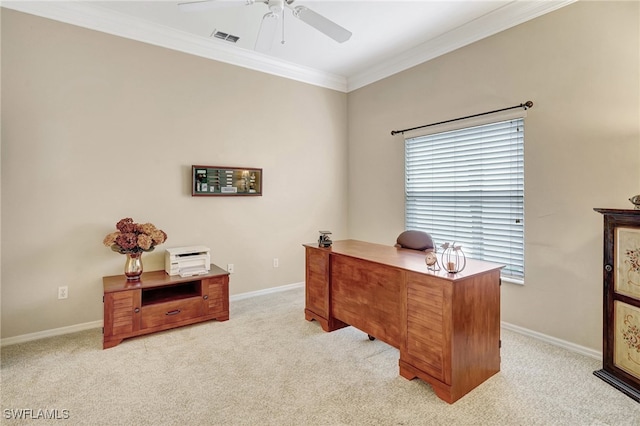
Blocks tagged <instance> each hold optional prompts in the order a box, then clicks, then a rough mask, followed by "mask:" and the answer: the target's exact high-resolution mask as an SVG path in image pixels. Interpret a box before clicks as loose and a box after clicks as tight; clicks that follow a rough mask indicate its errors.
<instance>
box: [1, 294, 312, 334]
mask: <svg viewBox="0 0 640 426" xmlns="http://www.w3.org/2000/svg"><path fill="white" fill-rule="evenodd" d="M298 287H304V282H300V283H294V284H288V285H283V286H279V287H272V288H267V289H264V290H258V291H250V292H248V293H242V294H235V295H233V296H229V301H235V300H242V299H248V298H250V297H255V296H262V295H264V294H271V293H277V292H280V291H286V290H292V289H294V288H298ZM102 324H103V321H102V320H97V321H91V322H85V323H84V324H76V325H70V326H67V327H60V328H53V329H51V330H44V331H38V332H36V333H29V334H22V335H20V336H13V337H7V338H5V339H0V347H2V346H9V345H15V344H17V343H25V342H31V341H33V340H39V339H44V338H47V337H54V336H61V335H63V334H69V333H76V332H78V331H85V330H91V329H93V328H100V327H102Z"/></svg>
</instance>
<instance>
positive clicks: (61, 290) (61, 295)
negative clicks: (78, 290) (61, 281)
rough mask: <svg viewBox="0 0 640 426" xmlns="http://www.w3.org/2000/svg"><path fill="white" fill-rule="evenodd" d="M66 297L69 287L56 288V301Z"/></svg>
mask: <svg viewBox="0 0 640 426" xmlns="http://www.w3.org/2000/svg"><path fill="white" fill-rule="evenodd" d="M67 297H69V287H67V286H66V285H65V286H62V287H58V299H66V298H67Z"/></svg>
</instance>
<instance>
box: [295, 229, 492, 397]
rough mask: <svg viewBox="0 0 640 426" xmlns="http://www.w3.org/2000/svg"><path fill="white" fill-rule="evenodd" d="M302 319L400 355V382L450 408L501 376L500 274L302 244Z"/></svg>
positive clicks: (474, 266) (410, 255)
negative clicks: (419, 386)
mask: <svg viewBox="0 0 640 426" xmlns="http://www.w3.org/2000/svg"><path fill="white" fill-rule="evenodd" d="M304 247H305V251H306V277H305V278H306V280H305V281H306V294H305V318H306V319H307V320H308V321H311V320H317V321H318V322H319V323H320V325H321V326H322V328H323V330H325V331H333V330H337V329H339V328H342V327H346V326H348V325H352V326H354V327H356V328H358V329H360V330H362V331H363V332H365V333H367V334H369V336H371V337H372V338H373V337H375V338H378V339H380V340H382V341H384V342H386V343H388V344H389V345H391V346H393V347H395V348H398V349H399V350H400V361H399V366H400V375H401V376H403V377H405V378H406V379H409V380H411V379H414V378H416V377H417V378H420V379H422V380H424V381H425V382H427V383H429V384H430V385H431V386H432V387H433V389H434V391H435V393H436V395H437V396H438V397H440V398H441V399H443V400H444V401H446V402H448V403H450V404H451V403H453V402H455V401H457V400H458V399H460V398H461V397H463V396H464V395H466V394H467V393H468V392H470V391H471V390H472V389H474V388H475V387H477V386H478V385H480V384H481V383H482V382H484V381H485V380H487V379H488V378H489V377H491V376H493V375H494V374H496V373H497V372H499V371H500V269H501V268H502V267H503V266H502V265H498V264H494V263H488V262H482V261H477V260H473V259H467V266H466V268H465V269H464V270H463V271H462V272H459V273H457V274H449V273H447V272H445V271H443V270H441V271H438V272H433V271H429V270H428V269H427V266H426V264H425V262H424V258H425V255H424V253H422V252H418V251H414V250H407V249H401V248H396V247H392V246H385V245H380V244H371V243H366V242H362V241H356V240H345V241H335V242H333V245H332V246H331V247H328V248H320V247H318V245H317V244H304Z"/></svg>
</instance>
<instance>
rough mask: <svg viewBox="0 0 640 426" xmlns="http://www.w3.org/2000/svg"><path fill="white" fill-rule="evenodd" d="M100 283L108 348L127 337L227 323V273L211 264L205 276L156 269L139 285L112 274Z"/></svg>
mask: <svg viewBox="0 0 640 426" xmlns="http://www.w3.org/2000/svg"><path fill="white" fill-rule="evenodd" d="M102 283H103V287H104V297H103V301H104V338H103V348H104V349H107V348H111V347H113V346H116V345H118V344H119V343H120V342H122V340H123V339H126V338H129V337H135V336H141V335H143V334H149V333H155V332H157V331H162V330H168V329H171V328H175V327H181V326H184V325H188V324H195V323H198V322H203V321H209V320H212V319H215V320H218V321H226V320H228V319H229V273H228V272H227V271H225V270H223V269H222V268H220V267H218V266H216V265H213V264H211V269H210V271H209V273H207V274H206V275H198V276H194V277H184V278H183V277H180V276H179V275H168V274H167V273H166V272H165V271H153V272H145V273H143V274H142V276H141V277H140V280H139V281H128V280H127V278H126V277H125V276H124V275H114V276H108V277H103V278H102Z"/></svg>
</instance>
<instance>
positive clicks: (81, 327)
mask: <svg viewBox="0 0 640 426" xmlns="http://www.w3.org/2000/svg"><path fill="white" fill-rule="evenodd" d="M300 287H304V282H299V283H294V284H288V285H283V286H279V287H271V288H266V289H264V290H257V291H250V292H247V293H241V294H235V295H233V296H230V297H229V301H230V302H232V301H237V300H242V299H248V298H251V297H256V296H263V295H265V294H271V293H278V292H281V291H287V290H292V289H294V288H300ZM102 324H103V321H102V320H98V321H91V322H85V323H83V324H76V325H70V326H68V327H60V328H54V329H51V330H44V331H38V332H36V333H29V334H23V335H20V336H14V337H7V338H5V339H0V347H2V346H9V345H15V344H17V343H25V342H30V341H33V340H39V339H44V338H47V337H54V336H61V335H63V334H69V333H76V332H78V331H85V330H90V329H93V328H100V327H102ZM500 325H501V327H502V328H504V329H505V330H510V331H513V332H515V333H518V334H522V335H524V336H528V337H532V338H534V339H537V340H541V341H543V342H546V343H549V344H551V345H554V346H559V347H561V348H564V349H567V350H569V351H571V352H576V353H579V354H582V355H585V356H588V357H590V358H594V359H597V360H600V361H602V352H599V351H596V350H593V349H589V348H587V347H585V346H580V345H576V344H575V343H571V342H567V341H566V340H562V339H558V338H555V337H552V336H549V335H546V334H542V333H538V332H537V331H533V330H529V329H527V328H524V327H520V326H517V325H513V324H510V323H508V322H504V321H502V322H501V323H500Z"/></svg>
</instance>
